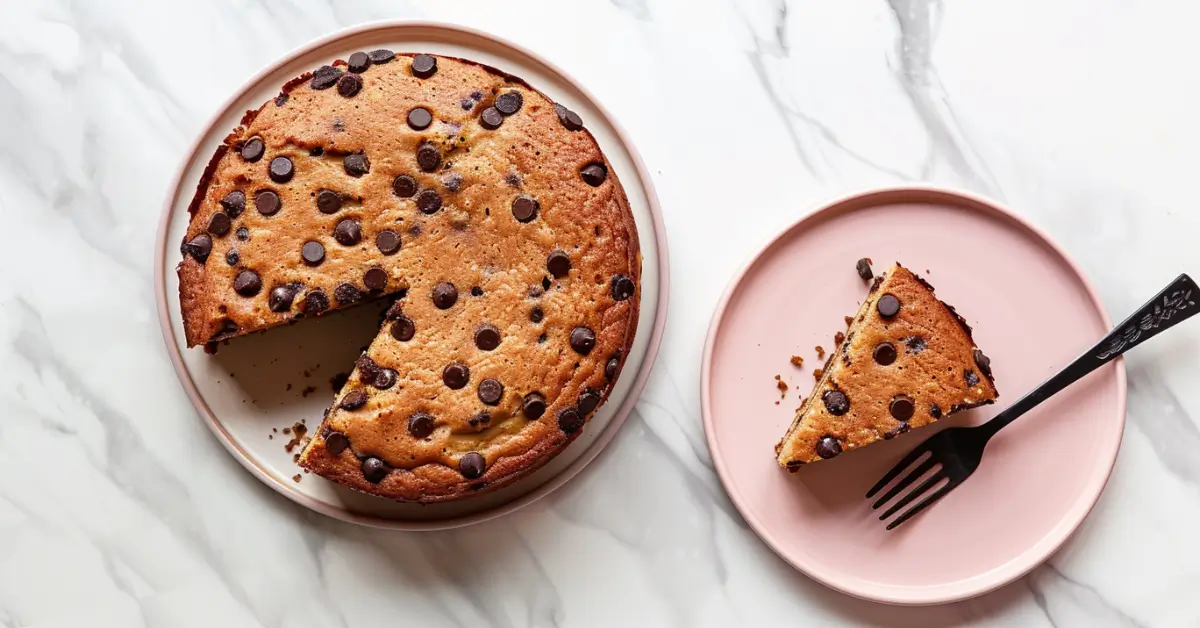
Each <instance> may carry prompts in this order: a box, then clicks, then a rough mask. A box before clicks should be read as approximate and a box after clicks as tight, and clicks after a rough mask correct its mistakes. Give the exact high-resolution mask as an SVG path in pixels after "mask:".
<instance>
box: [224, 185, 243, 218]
mask: <svg viewBox="0 0 1200 628" xmlns="http://www.w3.org/2000/svg"><path fill="white" fill-rule="evenodd" d="M221 206H222V207H224V208H225V213H226V214H229V217H230V218H237V217H238V216H241V215H242V212H244V211H246V193H245V192H242V191H241V190H234V191H232V192H230V193H229V194H226V195H225V198H223V199H221Z"/></svg>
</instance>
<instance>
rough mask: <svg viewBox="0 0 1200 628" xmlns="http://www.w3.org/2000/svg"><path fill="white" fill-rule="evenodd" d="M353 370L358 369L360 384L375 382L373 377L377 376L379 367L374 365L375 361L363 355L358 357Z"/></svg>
mask: <svg viewBox="0 0 1200 628" xmlns="http://www.w3.org/2000/svg"><path fill="white" fill-rule="evenodd" d="M354 368H356V369H358V379H359V381H362V382H372V381H375V376H377V375H379V371H380V368H379V365H378V364H376V363H375V360H372V359H371V356H369V355H367V354H365V353H364V354H362V355H360V356H358V359H357V360H355V361H354Z"/></svg>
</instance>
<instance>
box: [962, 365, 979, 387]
mask: <svg viewBox="0 0 1200 628" xmlns="http://www.w3.org/2000/svg"><path fill="white" fill-rule="evenodd" d="M963 379H964V380H965V381H966V382H967V386H969V387H973V386H976V385H978V384H979V376H978V375H976V374H975V371H972V370H971V369H963Z"/></svg>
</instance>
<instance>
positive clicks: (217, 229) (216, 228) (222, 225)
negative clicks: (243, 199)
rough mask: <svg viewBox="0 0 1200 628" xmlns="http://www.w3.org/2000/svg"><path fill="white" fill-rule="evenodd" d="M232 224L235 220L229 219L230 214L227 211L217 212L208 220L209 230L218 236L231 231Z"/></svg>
mask: <svg viewBox="0 0 1200 628" xmlns="http://www.w3.org/2000/svg"><path fill="white" fill-rule="evenodd" d="M232 226H233V221H231V220H229V216H228V215H227V214H226V213H225V212H217V213H215V214H213V215H212V218H210V219H209V220H208V232H209V233H211V234H213V235H215V236H217V237H221V236H223V235H225V234H227V233H229V229H230V227H232Z"/></svg>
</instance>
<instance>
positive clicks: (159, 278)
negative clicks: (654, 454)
mask: <svg viewBox="0 0 1200 628" xmlns="http://www.w3.org/2000/svg"><path fill="white" fill-rule="evenodd" d="M414 28H415V29H431V30H440V31H444V32H449V33H451V34H453V35H458V36H465V37H468V38H476V39H482V40H485V41H487V42H489V43H491V44H493V45H498V46H500V47H503V48H507V49H509V50H512V51H514V52H516V53H517V54H519V55H524V56H525V57H527V58H529V59H531V60H532V61H534V62H535V63H538V64H541V65H542V66H544V67H545V68H546V69H548V70H549V71H550V72H551V73H553V74H555V75H557V77H558V78H560V79H562V80H563V81H565V82H566V83H567V84H568V85H570V86H571V87H572V88H574V89H576V90H578V92H579V93H580V94H581V95H582V96H583V97H584V98H585V99H587V100H588V101H589V102H590V103H591V104H592V105H593V106H594V107H595V108H596V110H597V111H599V112H600V114H601V115H602V116H603V117H604V119H605V121H606V122H608V124H609V125H610V126H611V127H612V129H613V132H614V134H615V135H616V137H617V140H618V141H619V142H620V143H621V145H622V147H623V148H624V149H625V150H626V151H627V152H628V153H629V157H630V161H632V162H633V166H634V169H635V170H636V172H637V175H638V178H639V179H640V182H641V186H642V189H643V191H644V192H645V194H646V201H647V205H648V208H649V212H650V217H651V223H652V226H653V230H652V234H651V235H652V236H653V238H654V242H655V246H656V248H657V251H658V268H657V270H658V275H659V277H658V305H657V308H656V311H655V315H654V320H653V322H652V324H651V326H650V330H649V334H650V336H649V342H648V343H647V345H646V355H645V358H644V359H643V361H642V364H641V366H640V368H639V369H638V371H637V373H635V374H634V377H633V380H632V381H633V383H632V385H631V386H630V388H629V391H628V392H627V394H626V395H625V398H624V399H623V400H622V402H621V404H620V405H618V406H617V409H616V411H615V413H614V414H613V417H612V419H610V420H609V422H608V424H607V425H606V426H605V429H604V431H603V432H601V433H600V435H599V436H597V438H596V440H595V441H593V442H592V444H591V446H590V447H589V448H588V449H587V450H585V451H584V452H583V453H582V454H581V455H580V456H579V458H577V459H576V460H575V461H574V462H572V463H571V464H570V466H568V467H567V468H565V469H563V470H562V471H561V472H559V473H558V474H557V475H555V476H554V477H552V478H550V479H548V480H546V481H545V482H544V483H543V484H541V485H540V486H538V487H537V488H534V489H533V490H531V491H529V492H528V493H525V494H523V495H520V496H519V497H516V498H514V499H512V500H511V501H508V502H504V503H502V504H498V505H496V506H494V507H492V508H488V509H486V510H482V511H479V512H476V513H471V514H467V515H460V516H456V517H447V518H445V519H428V520H396V519H387V518H384V517H377V516H373V515H363V514H359V513H354V512H350V511H349V510H346V509H344V508H337V507H334V506H331V505H329V504H326V503H324V502H322V501H320V500H317V499H315V498H313V497H310V496H308V495H305V494H303V493H301V492H299V491H296V490H295V489H294V488H293V487H291V486H288V485H286V484H285V483H283V482H282V481H280V480H279V479H277V478H275V477H274V476H273V475H271V474H270V473H268V472H267V471H266V470H265V469H264V468H262V467H261V466H259V465H258V464H256V463H255V462H254V461H253V460H252V459H251V458H250V456H249V455H247V453H246V452H245V451H243V449H242V448H241V447H239V446H238V444H237V443H235V442H234V441H233V439H232V437H231V436H230V434H229V432H228V431H227V430H226V429H225V427H224V426H223V425H222V424H221V422H220V421H219V420H217V418H216V416H215V415H214V414H213V412H212V409H211V408H209V407H208V404H207V403H206V402H205V400H204V398H203V397H202V396H201V395H200V392H199V390H198V389H197V388H196V385H195V382H193V381H192V378H191V375H190V374H189V373H188V371H187V368H186V366H185V365H184V363H183V355H182V352H181V351H180V349H179V346H178V343H177V342H176V334H175V329H174V326H173V320H172V319H171V316H170V312H169V306H168V304H167V289H166V288H167V286H166V273H165V261H166V255H167V245H168V243H167V241H166V238H167V233H168V231H169V230H170V225H171V220H172V218H173V217H174V214H175V208H174V205H175V203H174V199H175V197H176V196H177V195H178V192H179V190H180V188H181V186H183V185H184V184H185V183H186V182H185V181H184V178H185V177H186V175H187V171H188V167H189V165H190V164H191V163H192V162H193V161H194V160H195V159H197V156H198V155H199V153H200V151H201V149H202V144H203V143H204V138H206V137H208V136H209V135H210V134H211V133H213V132H214V131H215V130H216V127H217V125H218V124H219V122H220V120H221V119H222V118H224V117H225V116H226V115H227V114H228V113H229V111H230V110H231V109H232V108H234V106H235V105H236V104H237V102H238V101H239V100H241V98H242V96H243V95H244V94H245V93H246V92H247V91H249V90H251V89H253V88H254V87H255V86H256V85H258V84H259V83H261V82H262V81H264V80H265V79H266V78H267V77H268V76H270V75H271V74H273V73H275V72H277V71H278V70H280V69H281V68H282V67H283V66H284V65H286V64H287V63H289V62H290V61H291V60H292V59H295V58H296V57H298V56H301V55H305V54H309V53H311V52H313V51H314V50H317V49H318V48H321V47H323V46H326V45H329V44H331V43H334V42H336V41H338V40H340V39H345V38H349V37H355V36H360V35H363V34H367V33H370V32H372V31H382V30H389V29H414ZM153 255H154V260H153V263H154V267H153V268H154V277H153V281H154V286H153V287H154V300H155V306H156V308H157V311H158V322H159V331H160V332H161V334H162V339H163V344H164V345H165V348H166V350H167V355H168V356H169V357H170V359H171V365H172V366H173V367H174V370H175V375H176V377H177V378H178V380H179V383H180V385H181V386H182V387H183V390H184V392H185V393H186V395H187V397H188V399H189V401H191V404H192V407H193V408H195V410H196V412H197V413H198V414H199V415H200V417H201V418H202V419H203V420H204V423H205V425H207V426H208V429H209V431H211V432H212V433H213V436H215V437H216V438H217V440H218V441H219V442H220V443H221V445H223V446H224V447H225V450H226V451H227V452H228V453H229V454H230V455H231V456H232V457H233V458H234V459H235V460H237V461H238V462H239V463H241V465H242V467H244V468H245V469H246V470H247V471H249V472H250V473H251V475H253V476H254V477H255V478H257V479H258V480H259V481H260V482H262V483H263V484H265V485H267V486H269V487H271V488H272V489H274V490H275V492H277V493H279V494H280V495H283V496H284V497H286V498H287V499H289V500H291V501H292V502H294V503H296V504H298V505H300V506H304V507H305V508H308V509H309V510H312V511H315V512H318V513H321V514H323V515H326V516H329V517H332V518H334V519H339V520H341V521H347V522H350V523H355V524H359V525H364V526H369V527H374V528H386V529H393V530H409V531H427V530H446V529H451V528H459V527H463V526H468V525H472V524H476V523H482V522H484V521H488V520H491V519H495V518H497V517H500V516H503V515H506V514H508V513H511V512H514V511H516V510H519V509H521V508H523V507H525V506H528V505H529V504H532V503H533V502H536V501H538V500H539V499H541V498H542V497H545V496H546V495H549V494H550V493H552V492H554V491H555V490H556V489H558V488H559V487H561V486H562V485H564V484H566V483H567V482H568V481H570V480H571V479H572V478H574V477H575V476H576V475H578V474H579V473H580V472H581V471H583V469H584V468H585V467H587V466H588V465H589V464H590V463H591V462H592V461H593V460H595V459H596V458H597V457H598V456H599V455H600V453H601V452H603V451H604V450H605V449H607V447H608V444H609V443H610V442H611V441H612V439H613V438H614V437H615V436H616V434H617V432H619V431H620V429H621V427H622V426H623V425H624V424H625V421H626V420H628V418H629V415H630V414H631V413H632V412H633V409H634V406H636V404H637V402H638V400H639V399H640V398H641V394H642V391H643V390H644V389H645V386H646V382H647V381H648V380H649V378H650V372H651V371H652V370H653V368H654V365H655V363H656V362H657V358H658V351H659V349H660V346H661V344H662V338H663V333H664V328H665V326H666V320H667V309H668V304H669V294H670V283H671V282H670V254H669V249H668V243H667V230H666V226H665V224H664V222H663V212H662V205H661V203H660V201H659V198H658V192H657V190H656V188H655V186H654V179H653V178H652V177H651V176H650V170H649V168H647V167H646V163H645V161H644V160H643V159H642V154H641V152H640V151H638V149H637V147H636V145H635V144H634V143H633V142H632V141H631V140H630V137H629V133H628V131H627V130H626V129H625V127H624V126H623V125H622V124H621V123H620V122H619V121H618V120H617V118H616V117H615V116H614V115H613V113H612V111H611V110H610V109H609V108H608V107H606V106H605V105H604V104H603V103H602V102H601V101H600V99H598V98H597V97H596V96H595V94H593V93H592V92H591V91H590V90H588V89H587V88H586V87H584V85H583V84H582V83H580V82H579V81H578V80H576V79H575V77H574V76H572V75H571V74H570V73H568V72H567V71H566V70H564V69H563V68H562V67H561V66H559V65H557V64H555V63H553V62H551V61H550V60H548V59H546V58H545V57H543V56H542V55H540V54H538V53H536V52H534V51H532V50H530V49H528V48H526V47H524V46H522V45H520V44H517V43H514V42H512V41H510V40H508V39H505V38H503V37H500V36H498V35H495V34H492V33H489V32H487V31H483V30H480V29H477V28H473V27H470V26H465V25H462V24H457V23H454V22H448V21H442V20H426V19H384V20H374V21H370V22H364V23H362V24H356V25H353V26H350V27H347V28H342V29H338V30H336V31H333V32H331V33H327V34H325V35H321V36H319V37H316V38H314V39H311V40H309V41H307V42H305V43H303V44H300V45H299V46H297V47H295V48H292V49H291V50H289V51H287V52H285V53H284V54H282V55H280V56H278V57H276V58H275V59H273V60H271V61H270V62H268V63H267V64H266V65H264V66H263V67H262V68H260V69H259V70H258V71H257V72H255V73H254V74H252V75H251V76H250V77H249V78H248V79H247V80H246V81H244V82H243V83H242V84H241V85H240V86H239V87H238V88H237V89H236V90H234V91H233V92H232V93H231V94H230V95H229V97H227V98H226V99H225V100H224V101H223V102H222V103H221V104H220V105H218V107H217V108H216V109H215V110H214V112H213V113H212V115H210V116H209V117H208V119H207V120H206V121H205V123H204V124H203V125H202V126H201V127H200V130H199V131H198V132H197V133H196V135H195V137H194V138H193V139H192V141H191V142H190V145H189V148H188V150H187V151H186V152H185V153H184V155H183V157H182V158H181V159H180V162H179V165H178V166H177V167H176V170H175V174H174V175H173V176H172V177H171V179H170V185H169V186H168V187H167V194H166V198H165V199H164V201H163V206H162V211H161V215H160V217H159V222H158V232H157V234H156V236H155V240H154V252H153Z"/></svg>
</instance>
